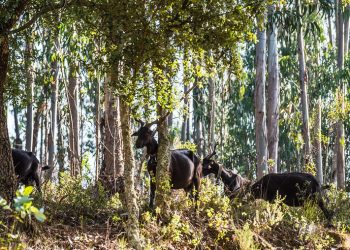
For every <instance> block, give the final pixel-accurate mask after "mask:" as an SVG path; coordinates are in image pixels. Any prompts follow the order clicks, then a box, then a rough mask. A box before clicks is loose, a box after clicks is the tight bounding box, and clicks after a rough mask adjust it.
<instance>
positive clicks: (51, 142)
mask: <svg viewBox="0 0 350 250" xmlns="http://www.w3.org/2000/svg"><path fill="white" fill-rule="evenodd" d="M54 39H55V46H56V48H58V46H59V42H58V33H56V34H55V38H54ZM50 67H51V123H50V127H49V133H48V142H47V143H48V165H49V166H50V167H51V168H50V169H48V170H47V172H46V173H47V175H46V178H47V179H51V178H52V173H53V170H54V166H55V164H54V160H55V144H56V125H57V124H56V118H57V99H58V79H57V75H58V63H57V60H54V61H52V62H51V65H50Z"/></svg>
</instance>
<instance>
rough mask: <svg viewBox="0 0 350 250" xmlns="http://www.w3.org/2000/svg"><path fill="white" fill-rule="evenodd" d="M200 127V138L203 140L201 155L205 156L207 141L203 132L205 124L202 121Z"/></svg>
mask: <svg viewBox="0 0 350 250" xmlns="http://www.w3.org/2000/svg"><path fill="white" fill-rule="evenodd" d="M201 121H202V122H201V125H202V134H201V137H200V138H203V140H202V141H203V148H202V153H203V155H206V153H207V152H208V150H207V140H206V139H205V138H206V131H205V122H204V121H203V120H201Z"/></svg>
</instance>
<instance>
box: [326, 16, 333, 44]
mask: <svg viewBox="0 0 350 250" xmlns="http://www.w3.org/2000/svg"><path fill="white" fill-rule="evenodd" d="M327 21H328V39H329V43H330V44H331V45H332V47H333V28H332V18H331V14H327Z"/></svg>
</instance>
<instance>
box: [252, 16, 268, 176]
mask: <svg viewBox="0 0 350 250" xmlns="http://www.w3.org/2000/svg"><path fill="white" fill-rule="evenodd" d="M260 22H261V23H263V24H265V14H263V16H260V17H258V23H260ZM258 25H259V24H258ZM257 37H258V43H257V44H256V79H255V93H254V95H255V139H256V153H257V166H256V167H257V177H258V179H259V178H261V177H263V176H264V175H265V174H267V131H266V98H265V68H266V59H265V58H266V57H265V53H266V52H265V48H266V31H265V29H264V28H263V29H261V28H260V27H259V28H258V34H257Z"/></svg>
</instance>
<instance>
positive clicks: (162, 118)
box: [145, 111, 171, 127]
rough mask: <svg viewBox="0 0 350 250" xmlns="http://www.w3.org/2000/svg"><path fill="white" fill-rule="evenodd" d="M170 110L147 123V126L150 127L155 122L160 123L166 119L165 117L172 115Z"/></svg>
mask: <svg viewBox="0 0 350 250" xmlns="http://www.w3.org/2000/svg"><path fill="white" fill-rule="evenodd" d="M170 113H171V112H170V111H168V112H167V113H166V114H165V115H163V116H161V117H159V118H158V119H156V120H154V121H153V122H149V123H147V124H146V125H145V127H150V126H152V125H154V124H159V123H162V122H164V121H165V119H166V118H167V117H168V116H169V115H170Z"/></svg>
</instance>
